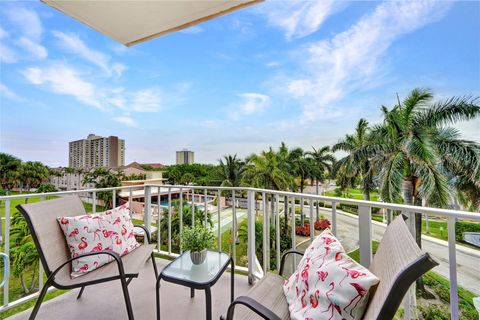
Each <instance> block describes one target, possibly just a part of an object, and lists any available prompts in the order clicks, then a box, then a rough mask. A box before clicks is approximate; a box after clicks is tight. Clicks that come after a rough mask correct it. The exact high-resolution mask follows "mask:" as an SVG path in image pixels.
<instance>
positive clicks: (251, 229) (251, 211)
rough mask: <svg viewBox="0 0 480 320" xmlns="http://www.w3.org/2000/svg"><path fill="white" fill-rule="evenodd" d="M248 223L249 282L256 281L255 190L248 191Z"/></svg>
mask: <svg viewBox="0 0 480 320" xmlns="http://www.w3.org/2000/svg"><path fill="white" fill-rule="evenodd" d="M247 224H248V243H247V256H248V283H249V284H253V283H254V280H255V279H254V276H253V268H254V264H255V192H253V191H252V190H248V191H247Z"/></svg>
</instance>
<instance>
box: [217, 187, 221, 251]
mask: <svg viewBox="0 0 480 320" xmlns="http://www.w3.org/2000/svg"><path fill="white" fill-rule="evenodd" d="M221 196H222V192H221V191H220V189H218V191H217V246H218V251H219V252H220V251H222V233H221V230H220V228H221V224H220V222H221V220H220V219H221V217H220V210H221V204H220V198H221Z"/></svg>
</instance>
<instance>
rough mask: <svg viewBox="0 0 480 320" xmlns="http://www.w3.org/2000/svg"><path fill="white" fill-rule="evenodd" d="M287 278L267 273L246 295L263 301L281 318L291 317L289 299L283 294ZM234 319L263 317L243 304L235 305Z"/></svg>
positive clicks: (244, 319)
mask: <svg viewBox="0 0 480 320" xmlns="http://www.w3.org/2000/svg"><path fill="white" fill-rule="evenodd" d="M284 281H285V280H284V279H283V278H282V277H280V276H279V275H276V274H273V273H267V274H266V275H265V276H264V277H263V279H262V280H260V281H259V282H258V283H257V284H255V286H254V287H253V288H252V289H250V290H249V291H248V293H247V294H246V296H248V297H250V298H253V299H254V300H256V301H257V302H259V303H261V304H262V305H264V306H265V307H267V308H268V309H270V310H271V311H272V312H273V313H275V314H276V315H277V316H279V317H280V319H290V313H289V311H288V304H287V300H286V299H285V295H284V294H283V282H284ZM234 319H235V320H237V319H241V320H247V319H248V320H253V319H255V320H256V319H262V318H261V317H260V316H258V315H257V314H256V313H254V312H253V311H251V310H250V309H248V307H246V306H243V305H237V306H235V313H234Z"/></svg>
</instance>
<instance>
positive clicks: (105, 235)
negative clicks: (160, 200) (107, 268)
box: [57, 205, 140, 278]
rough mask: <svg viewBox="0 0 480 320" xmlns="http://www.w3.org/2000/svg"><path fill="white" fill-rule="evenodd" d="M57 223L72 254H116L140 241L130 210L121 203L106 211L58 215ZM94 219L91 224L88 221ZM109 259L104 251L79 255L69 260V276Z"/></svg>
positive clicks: (103, 263)
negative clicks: (70, 261)
mask: <svg viewBox="0 0 480 320" xmlns="http://www.w3.org/2000/svg"><path fill="white" fill-rule="evenodd" d="M57 220H58V223H59V225H60V227H61V229H62V231H63V233H64V234H65V239H66V241H67V246H68V249H69V251H70V255H71V256H72V257H78V256H79V255H81V254H82V253H89V252H100V251H103V250H110V251H114V252H116V253H118V254H120V255H125V254H128V253H129V252H131V251H133V250H135V248H137V247H138V246H140V244H139V243H138V242H137V240H136V239H135V233H134V230H133V229H134V228H133V224H132V221H131V219H130V211H129V210H128V208H126V206H125V205H122V206H120V207H117V208H114V209H112V210H109V211H108V214H107V213H98V214H93V215H85V216H76V217H58V219H57ZM94 221H96V222H95V223H93V224H92V222H94ZM112 260H113V259H112V257H111V256H108V255H103V254H102V255H93V256H88V257H81V258H79V259H76V260H74V261H73V262H72V272H71V274H70V276H71V277H72V278H75V277H79V276H81V275H83V274H85V273H87V272H90V271H92V270H95V269H97V268H100V267H101V266H103V265H105V264H106V263H109V262H111V261H112Z"/></svg>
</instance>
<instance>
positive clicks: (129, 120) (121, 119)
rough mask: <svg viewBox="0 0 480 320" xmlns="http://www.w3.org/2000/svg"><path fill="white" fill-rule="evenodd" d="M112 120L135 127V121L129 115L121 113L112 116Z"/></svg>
mask: <svg viewBox="0 0 480 320" xmlns="http://www.w3.org/2000/svg"><path fill="white" fill-rule="evenodd" d="M113 120H114V121H116V122H118V123H121V124H123V125H126V126H128V127H136V126H137V123H136V122H135V120H133V119H132V117H130V116H129V115H123V116H118V117H114V118H113Z"/></svg>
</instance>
